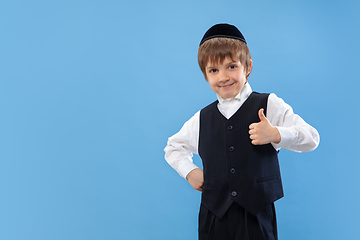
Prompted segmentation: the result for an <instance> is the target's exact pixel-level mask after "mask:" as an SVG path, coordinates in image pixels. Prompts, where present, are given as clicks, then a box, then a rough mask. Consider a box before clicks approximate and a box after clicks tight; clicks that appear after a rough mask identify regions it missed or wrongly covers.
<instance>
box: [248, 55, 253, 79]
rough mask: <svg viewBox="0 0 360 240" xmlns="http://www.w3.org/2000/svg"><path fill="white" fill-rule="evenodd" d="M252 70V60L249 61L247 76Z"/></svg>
mask: <svg viewBox="0 0 360 240" xmlns="http://www.w3.org/2000/svg"><path fill="white" fill-rule="evenodd" d="M251 70H252V60H251V59H250V65H249V69H248V74H249V75H250V73H251Z"/></svg>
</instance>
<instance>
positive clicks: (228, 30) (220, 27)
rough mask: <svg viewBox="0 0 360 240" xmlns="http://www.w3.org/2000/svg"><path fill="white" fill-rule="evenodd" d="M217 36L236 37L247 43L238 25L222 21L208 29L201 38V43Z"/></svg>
mask: <svg viewBox="0 0 360 240" xmlns="http://www.w3.org/2000/svg"><path fill="white" fill-rule="evenodd" d="M215 37H227V38H235V39H239V40H241V41H243V42H245V43H246V41H245V38H244V36H243V35H242V34H241V32H240V31H239V29H237V27H235V26H233V25H230V24H226V23H220V24H216V25H214V26H212V27H211V28H209V30H207V31H206V33H205V35H204V37H203V38H202V39H201V42H200V45H201V44H203V43H204V42H205V41H206V40H209V39H211V38H215ZM200 45H199V46H200Z"/></svg>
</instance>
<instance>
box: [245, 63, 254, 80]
mask: <svg viewBox="0 0 360 240" xmlns="http://www.w3.org/2000/svg"><path fill="white" fill-rule="evenodd" d="M252 64H253V62H252V60H251V59H250V64H249V69H248V70H247V73H246V77H247V78H248V77H249V76H250V73H251V70H252Z"/></svg>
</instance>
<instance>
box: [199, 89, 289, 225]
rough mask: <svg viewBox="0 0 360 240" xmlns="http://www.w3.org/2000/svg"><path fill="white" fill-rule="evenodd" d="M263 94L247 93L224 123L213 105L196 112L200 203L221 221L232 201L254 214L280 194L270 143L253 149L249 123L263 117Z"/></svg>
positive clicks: (279, 181) (264, 103) (281, 194)
mask: <svg viewBox="0 0 360 240" xmlns="http://www.w3.org/2000/svg"><path fill="white" fill-rule="evenodd" d="M268 96H269V94H260V93H256V92H253V93H252V94H251V95H250V96H249V98H248V99H247V100H246V101H245V102H244V104H243V105H242V106H241V107H240V109H239V110H238V111H237V112H236V113H235V114H234V115H233V116H232V117H231V118H230V119H226V118H225V117H224V116H223V115H222V114H221V113H220V112H219V110H218V108H217V104H218V101H215V102H214V103H212V104H210V105H208V106H207V107H205V108H204V109H202V110H201V112H200V133H199V155H200V157H201V159H202V161H203V168H204V186H203V192H202V200H201V202H202V204H203V205H204V206H205V207H206V208H208V209H209V210H210V211H211V212H213V213H214V214H215V215H216V216H217V217H218V218H222V217H223V215H224V214H225V213H226V211H227V210H228V208H229V207H230V205H231V204H232V203H233V202H234V201H235V202H237V203H238V204H240V205H241V206H242V207H244V208H245V209H246V210H247V211H249V212H250V213H251V214H253V215H254V216H255V215H257V214H258V213H259V212H260V211H261V210H263V209H265V208H266V207H267V206H268V205H269V204H271V203H273V202H275V201H276V200H278V199H280V198H281V197H283V196H284V194H283V188H282V183H281V176H280V168H279V162H278V158H277V152H276V150H275V149H274V148H273V147H272V145H271V144H266V145H261V146H260V145H258V146H255V145H253V144H252V143H251V139H250V137H249V125H250V124H252V123H256V122H259V121H260V119H259V117H258V111H259V109H260V108H264V112H265V113H266V107H267V99H268Z"/></svg>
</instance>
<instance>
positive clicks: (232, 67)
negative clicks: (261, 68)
mask: <svg viewBox="0 0 360 240" xmlns="http://www.w3.org/2000/svg"><path fill="white" fill-rule="evenodd" d="M235 68H237V66H236V65H230V66H229V69H235Z"/></svg>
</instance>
